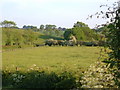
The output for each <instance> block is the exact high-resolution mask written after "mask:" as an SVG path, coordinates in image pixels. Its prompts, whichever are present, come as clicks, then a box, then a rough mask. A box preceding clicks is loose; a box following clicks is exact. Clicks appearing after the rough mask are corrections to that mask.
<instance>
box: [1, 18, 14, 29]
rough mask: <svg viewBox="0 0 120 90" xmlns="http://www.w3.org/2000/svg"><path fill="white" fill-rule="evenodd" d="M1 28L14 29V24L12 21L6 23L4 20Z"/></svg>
mask: <svg viewBox="0 0 120 90" xmlns="http://www.w3.org/2000/svg"><path fill="white" fill-rule="evenodd" d="M0 25H1V26H2V27H5V28H8V27H15V26H16V23H15V22H14V21H7V20H4V21H3V22H1V23H0Z"/></svg>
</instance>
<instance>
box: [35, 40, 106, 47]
mask: <svg viewBox="0 0 120 90" xmlns="http://www.w3.org/2000/svg"><path fill="white" fill-rule="evenodd" d="M104 43H105V42H103V41H92V42H85V41H74V40H69V41H67V40H54V39H48V40H46V41H45V44H42V45H40V44H35V46H36V47H38V46H46V45H47V46H82V45H84V46H103V45H104Z"/></svg>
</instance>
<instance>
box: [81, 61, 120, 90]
mask: <svg viewBox="0 0 120 90" xmlns="http://www.w3.org/2000/svg"><path fill="white" fill-rule="evenodd" d="M114 79H115V74H114V73H113V71H112V70H111V69H110V68H109V67H108V66H107V65H106V64H104V63H102V62H96V63H95V64H94V65H91V66H90V68H89V69H88V70H87V71H85V72H84V73H83V77H81V80H80V82H81V84H82V88H117V87H118V86H117V85H116V84H115V81H114Z"/></svg>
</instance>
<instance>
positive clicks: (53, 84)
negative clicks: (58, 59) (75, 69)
mask: <svg viewBox="0 0 120 90" xmlns="http://www.w3.org/2000/svg"><path fill="white" fill-rule="evenodd" d="M2 79H3V80H2V85H3V88H5V87H7V88H22V89H24V88H41V89H45V88H52V89H57V88H62V89H72V88H75V87H76V78H75V77H73V75H72V74H71V73H69V72H65V71H64V72H62V73H59V74H56V73H54V72H51V73H48V72H44V71H42V70H40V69H39V67H36V66H34V67H32V68H30V69H28V71H27V72H20V71H14V72H13V71H8V70H4V71H3V72H2Z"/></svg>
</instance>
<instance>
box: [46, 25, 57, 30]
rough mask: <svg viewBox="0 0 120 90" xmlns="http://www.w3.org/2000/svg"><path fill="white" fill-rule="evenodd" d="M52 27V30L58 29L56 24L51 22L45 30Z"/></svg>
mask: <svg viewBox="0 0 120 90" xmlns="http://www.w3.org/2000/svg"><path fill="white" fill-rule="evenodd" d="M51 29H52V30H55V29H56V25H50V24H49V25H46V26H45V30H51Z"/></svg>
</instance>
